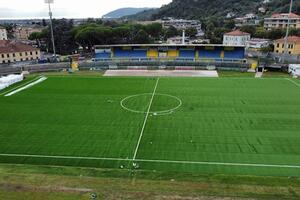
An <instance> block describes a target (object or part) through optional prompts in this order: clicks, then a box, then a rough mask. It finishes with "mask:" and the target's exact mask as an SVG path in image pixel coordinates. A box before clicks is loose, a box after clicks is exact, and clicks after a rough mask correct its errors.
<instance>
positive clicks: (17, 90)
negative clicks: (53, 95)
mask: <svg viewBox="0 0 300 200" xmlns="http://www.w3.org/2000/svg"><path fill="white" fill-rule="evenodd" d="M46 79H47V78H46V77H40V79H38V80H36V81H34V82H32V83H29V84H27V85H25V86H23V87H21V88H18V89H16V90H14V91H12V92H10V93H8V94H6V95H4V96H5V97H9V96H12V95H14V94H16V93H18V92H21V91H23V90H26V89H28V88H30V87H32V86H34V85H36V84H38V83H41V82H43V81H45V80H46Z"/></svg>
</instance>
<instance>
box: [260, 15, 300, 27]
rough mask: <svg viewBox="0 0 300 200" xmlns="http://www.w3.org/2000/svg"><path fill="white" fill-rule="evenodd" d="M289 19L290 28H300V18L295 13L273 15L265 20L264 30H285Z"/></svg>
mask: <svg viewBox="0 0 300 200" xmlns="http://www.w3.org/2000/svg"><path fill="white" fill-rule="evenodd" d="M289 19H290V28H300V16H299V15H297V14H295V13H291V14H289V13H275V14H273V15H272V16H271V17H268V18H265V20H264V28H265V29H266V30H272V29H275V28H286V27H287V25H288V20H289Z"/></svg>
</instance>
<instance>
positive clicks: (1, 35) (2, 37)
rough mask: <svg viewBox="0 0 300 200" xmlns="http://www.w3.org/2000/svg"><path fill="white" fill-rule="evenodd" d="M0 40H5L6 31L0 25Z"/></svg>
mask: <svg viewBox="0 0 300 200" xmlns="http://www.w3.org/2000/svg"><path fill="white" fill-rule="evenodd" d="M0 40H7V31H6V29H5V28H4V27H2V26H0Z"/></svg>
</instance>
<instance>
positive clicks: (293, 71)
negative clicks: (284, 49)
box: [289, 64, 300, 76]
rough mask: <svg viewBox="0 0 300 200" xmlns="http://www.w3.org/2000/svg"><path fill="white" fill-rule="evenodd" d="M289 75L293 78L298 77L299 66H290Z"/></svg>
mask: <svg viewBox="0 0 300 200" xmlns="http://www.w3.org/2000/svg"><path fill="white" fill-rule="evenodd" d="M289 73H290V74H292V75H293V76H300V64H290V65H289Z"/></svg>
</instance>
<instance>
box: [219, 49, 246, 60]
mask: <svg viewBox="0 0 300 200" xmlns="http://www.w3.org/2000/svg"><path fill="white" fill-rule="evenodd" d="M244 54H245V52H244V49H235V50H232V51H226V50H225V51H224V59H243V58H245V55H244Z"/></svg>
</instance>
